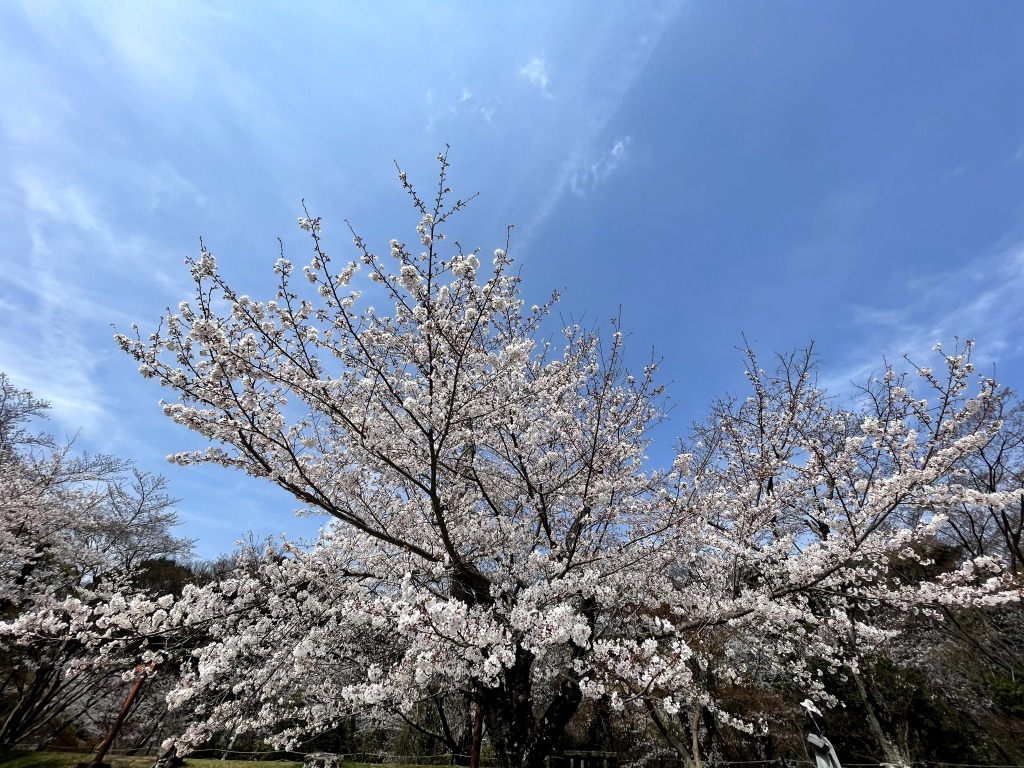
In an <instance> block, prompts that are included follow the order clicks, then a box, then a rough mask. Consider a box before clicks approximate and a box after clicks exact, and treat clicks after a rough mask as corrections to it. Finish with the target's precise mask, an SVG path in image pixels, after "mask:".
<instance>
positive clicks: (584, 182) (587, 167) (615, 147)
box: [569, 136, 630, 197]
mask: <svg viewBox="0 0 1024 768" xmlns="http://www.w3.org/2000/svg"><path fill="white" fill-rule="evenodd" d="M629 143H630V138H629V136H624V137H622V138H621V139H616V140H615V142H614V143H613V144H612V146H611V149H609V150H608V151H607V152H605V153H604V154H603V155H601V156H600V157H598V158H597V159H596V160H589V161H585V162H582V163H580V167H579V169H578V170H577V171H576V172H574V173H573V174H572V176H570V177H569V189H570V191H571V192H572V193H573V194H574V195H576V196H577V197H584V196H586V195H587V193H588V192H590V191H592V190H593V189H594V188H595V187H596V186H597V185H598V184H600V183H601V182H603V181H604V180H605V179H607V178H608V177H609V176H611V174H612V173H614V172H615V169H616V168H618V167H619V165H621V164H622V162H623V161H624V160H625V159H626V152H627V149H628V147H629Z"/></svg>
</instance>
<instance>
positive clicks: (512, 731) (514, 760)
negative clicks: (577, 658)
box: [474, 648, 583, 768]
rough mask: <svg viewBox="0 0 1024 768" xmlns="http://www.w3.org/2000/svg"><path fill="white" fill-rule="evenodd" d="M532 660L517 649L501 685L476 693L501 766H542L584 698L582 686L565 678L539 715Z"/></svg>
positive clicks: (522, 650) (527, 767)
mask: <svg viewBox="0 0 1024 768" xmlns="http://www.w3.org/2000/svg"><path fill="white" fill-rule="evenodd" d="M533 662H534V656H533V654H532V653H530V652H529V651H527V650H525V649H523V648H519V649H517V651H516V660H515V663H514V664H513V665H512V666H511V667H509V668H507V669H505V670H504V673H503V674H502V676H501V682H500V684H499V685H497V686H495V687H494V688H480V689H479V690H477V691H475V693H474V695H475V697H476V699H477V701H479V702H480V708H481V709H482V711H483V717H484V723H485V724H486V726H487V733H488V735H489V736H490V739H491V743H492V744H493V745H494V752H495V756H496V757H497V759H498V765H499V766H501V768H543V765H544V758H546V757H547V756H548V755H550V754H551V750H552V749H554V748H555V747H556V746H557V745H558V741H559V740H560V739H561V737H562V733H563V732H564V730H565V726H566V725H567V724H568V722H569V721H570V720H571V719H572V716H573V715H574V714H576V711H577V710H578V709H579V706H580V702H581V701H582V699H583V696H582V693H581V692H580V687H579V685H578V684H577V683H576V682H575V681H572V680H565V681H563V682H562V683H560V684H559V686H558V689H557V691H556V692H555V695H554V697H553V698H552V700H551V701H550V702H549V703H548V705H547V707H546V708H545V710H544V712H543V713H542V714H541V715H540V717H539V718H538V716H537V714H536V713H535V712H534V701H533V698H534V697H533V684H532V681H531V678H530V675H531V671H532V669H533Z"/></svg>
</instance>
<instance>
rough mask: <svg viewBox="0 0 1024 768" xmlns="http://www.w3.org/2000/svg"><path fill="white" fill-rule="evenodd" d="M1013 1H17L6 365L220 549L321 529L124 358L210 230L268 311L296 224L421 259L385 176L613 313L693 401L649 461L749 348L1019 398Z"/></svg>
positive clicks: (224, 262) (583, 302)
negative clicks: (464, 206) (394, 244)
mask: <svg viewBox="0 0 1024 768" xmlns="http://www.w3.org/2000/svg"><path fill="white" fill-rule="evenodd" d="M1022 37H1024V4H1020V3H1013V2H991V3H972V2H955V3H953V2H905V3H900V4H884V5H880V4H875V3H860V2H835V3H812V2H801V3H797V2H772V3H756V2H739V1H737V2H730V3H721V2H712V1H711V0H694V1H693V2H684V3H678V2H621V3H615V2H603V3H594V2H582V1H581V2H520V3H504V4H498V3H457V2H429V3H427V2H423V3H413V2H404V3H403V2H396V3H389V4H385V3H377V2H364V3H356V2H350V3H333V2H324V3H270V2H219V3H202V2H184V1H183V0H177V1H172V2H146V3H142V2H116V1H114V0H109V1H108V2H103V3H87V2H77V3H72V2H64V3H49V2H44V1H43V0H29V1H28V2H24V3H18V2H6V3H2V4H0V168H2V169H4V172H3V173H2V174H0V237H2V240H0V259H2V270H0V370H4V371H6V372H7V373H8V374H9V375H10V376H11V377H12V378H13V379H14V381H15V382H16V383H17V384H18V385H19V386H22V387H27V388H31V389H32V390H34V391H35V392H36V393H37V394H38V395H40V396H43V397H45V398H47V399H48V400H50V401H51V403H52V404H53V414H52V424H51V425H50V429H51V431H53V432H55V433H57V434H60V435H72V434H75V433H79V437H78V444H79V445H80V446H81V447H83V448H86V449H89V450H93V451H104V452H111V453H116V454H119V455H122V456H125V457H132V458H134V459H136V460H137V461H138V462H139V464H140V465H141V466H143V467H144V468H147V469H151V470H154V471H160V472H163V473H165V474H167V475H168V476H169V477H170V479H171V487H172V490H173V492H174V494H175V495H177V496H178V497H180V498H181V499H182V501H181V503H180V505H179V511H180V514H181V517H182V519H183V520H184V521H185V528H184V532H186V533H187V534H188V535H191V536H194V537H197V538H199V539H200V547H199V550H200V552H201V553H202V554H204V555H212V554H215V553H217V552H223V551H227V550H230V549H231V547H232V545H233V542H234V541H235V540H236V539H238V538H239V537H240V536H242V535H243V534H244V533H245V532H246V531H247V530H253V531H254V532H255V533H256V534H257V535H264V534H268V533H276V532H283V531H288V532H290V533H293V534H308V533H310V532H312V531H315V529H316V526H317V525H318V523H319V521H315V520H303V521H296V520H294V519H293V518H292V517H291V516H290V510H291V508H292V504H291V501H290V500H289V499H288V498H287V497H286V496H285V495H283V494H282V493H280V492H277V491H275V490H273V489H271V488H269V487H267V486H265V485H263V484H261V483H258V482H256V481H252V480H249V479H248V478H246V477H243V476H238V475H234V474H231V473H228V472H227V471H226V470H218V469H216V468H206V469H185V470H183V469H177V468H175V467H172V466H170V465H167V464H166V463H165V462H164V461H163V457H164V456H165V455H166V454H168V453H171V452H174V451H178V450H184V449H188V448H191V447H196V446H197V445H198V444H199V443H198V441H197V439H196V438H194V437H193V436H191V435H190V434H188V433H186V432H184V431H182V430H180V429H179V428H176V427H174V426H173V425H171V424H170V423H169V422H166V420H165V419H164V417H163V416H162V415H161V414H160V411H159V409H158V407H157V405H156V401H157V400H158V399H159V398H160V397H161V396H162V395H163V394H164V393H161V392H160V390H159V388H158V387H156V386H155V385H154V384H153V383H152V382H148V381H144V380H142V379H141V378H140V377H139V376H138V375H137V374H136V372H135V366H134V365H133V364H132V362H131V361H130V360H129V359H128V358H127V357H125V356H124V355H122V354H121V353H120V352H119V350H118V349H117V348H116V346H115V344H114V342H113V341H112V334H113V330H112V327H111V326H112V325H113V326H116V327H117V328H118V329H121V330H123V329H126V328H128V327H129V326H130V324H131V323H132V322H138V323H139V324H140V325H141V326H142V327H143V328H144V329H146V328H150V327H152V326H153V325H154V324H155V323H156V321H157V320H158V318H159V316H160V314H161V312H162V310H163V308H164V307H165V306H168V305H171V306H176V305H177V303H178V302H179V301H180V300H181V299H183V298H186V297H187V295H188V292H189V284H188V274H187V271H186V269H185V267H184V266H183V264H182V260H183V259H184V257H185V256H187V255H189V254H195V253H196V252H197V249H198V238H199V237H200V236H202V237H203V238H204V242H205V243H206V244H207V246H208V247H209V248H210V249H211V250H212V251H213V252H214V253H215V254H216V255H217V257H218V260H219V263H220V264H221V266H222V267H223V269H224V271H225V272H226V273H227V274H228V275H229V277H230V279H231V280H232V281H233V282H234V283H235V284H236V286H237V287H238V288H239V289H241V290H242V291H244V292H248V293H250V294H252V295H253V296H259V295H261V294H265V293H268V292H269V291H270V290H271V285H272V274H271V266H272V264H273V262H274V261H275V259H276V258H277V255H278V253H277V249H278V246H277V240H276V238H277V237H279V236H280V237H282V238H283V239H284V241H285V244H286V247H287V248H289V249H290V252H291V253H293V254H295V255H296V256H298V255H299V254H304V253H305V252H306V242H305V240H304V238H303V236H302V233H301V232H299V231H298V229H297V227H296V224H295V222H296V218H297V216H299V215H301V207H300V200H302V199H303V198H304V199H305V200H306V203H307V205H308V206H309V207H310V211H311V212H312V213H314V214H315V215H320V216H322V217H323V218H324V223H325V227H326V232H327V235H328V238H329V239H333V242H331V245H332V247H333V250H334V252H335V253H336V254H339V255H340V254H341V253H344V252H345V250H346V249H347V247H348V237H347V234H346V230H345V229H344V223H343V219H346V218H347V219H349V220H350V221H351V222H352V223H353V225H354V226H356V227H357V229H358V230H359V231H360V232H361V233H363V234H364V235H365V236H366V237H367V238H368V240H369V241H370V242H371V243H372V244H376V245H377V246H383V244H385V243H386V242H387V241H388V240H389V239H390V238H391V237H399V238H402V239H408V238H410V237H412V236H413V235H412V232H413V227H414V226H415V224H416V219H415V216H413V215H412V212H411V210H410V209H409V208H408V207H407V203H406V200H405V198H404V196H403V194H402V192H401V190H400V189H399V187H398V186H397V183H396V181H395V171H394V166H393V161H394V160H397V161H398V162H399V163H400V164H401V165H402V167H403V169H405V170H406V171H407V172H408V173H409V175H410V177H411V178H412V179H413V180H414V181H415V180H417V179H419V180H421V182H422V183H423V184H429V183H431V181H432V179H433V175H434V169H435V161H434V156H435V155H436V153H437V151H438V150H440V149H442V148H443V147H444V145H445V144H446V143H448V144H450V145H451V147H452V150H451V159H452V161H453V170H452V181H453V186H455V187H456V189H457V191H458V192H459V193H460V194H469V193H472V192H479V193H480V197H479V198H478V199H477V200H476V201H475V202H474V204H473V206H472V207H471V209H470V210H469V211H468V212H467V214H466V215H465V216H464V218H463V220H462V224H461V228H460V230H459V232H458V233H457V236H458V238H459V240H460V241H461V242H463V243H464V244H470V243H472V244H474V245H479V246H481V247H482V248H483V249H484V250H485V251H488V250H490V249H493V248H494V247H497V246H500V245H503V244H504V233H505V226H506V225H507V224H509V223H515V224H516V229H515V237H514V240H513V243H512V249H511V253H512V255H513V256H515V257H516V258H517V259H518V260H519V262H520V263H521V264H522V266H523V275H524V279H525V286H526V291H527V294H528V298H531V297H536V298H535V299H534V300H536V299H539V298H541V297H543V296H545V295H547V293H548V292H549V291H550V289H552V288H557V289H560V290H564V300H563V303H562V307H561V312H562V313H563V314H564V315H565V316H573V317H576V318H580V317H583V318H585V319H587V320H588V321H593V322H606V321H607V320H609V319H610V318H611V317H613V316H614V315H616V314H617V313H618V309H619V307H620V305H621V307H622V316H623V322H624V326H625V330H626V331H628V332H630V333H631V334H632V340H631V344H632V348H633V350H634V353H635V355H636V359H637V360H638V361H642V360H643V358H644V357H645V356H646V355H647V354H649V351H650V349H651V348H652V347H653V348H654V350H655V352H656V354H657V355H659V356H661V357H662V358H663V359H664V363H663V368H662V378H663V380H664V381H665V382H666V383H667V384H668V387H669V393H670V395H671V398H672V402H673V404H674V410H673V412H672V419H671V422H670V423H669V424H668V425H667V426H666V427H665V428H664V429H663V430H662V431H661V432H660V433H659V434H658V439H659V444H658V445H656V446H655V447H654V448H653V449H652V457H653V458H654V459H655V460H658V459H660V458H662V457H664V455H665V454H666V452H667V450H668V448H669V446H670V444H671V442H672V438H673V436H674V435H676V434H679V433H681V432H683V431H684V430H685V427H686V425H687V424H688V423H689V422H690V421H691V420H692V419H693V418H695V417H697V416H699V415H700V414H701V412H702V411H703V409H704V408H705V407H706V406H707V404H708V402H709V401H710V399H711V398H712V397H714V396H716V395H719V394H723V393H725V392H726V391H729V390H735V389H737V388H739V387H741V386H742V370H743V366H742V361H741V360H740V356H739V353H738V352H737V350H736V346H737V345H739V344H741V343H742V334H744V333H745V334H746V335H747V337H748V338H749V339H751V340H752V341H754V342H756V346H757V348H758V349H759V350H760V351H761V353H762V354H763V355H764V356H768V355H769V354H770V353H771V352H773V351H785V350H790V349H793V348H796V347H802V346H805V345H806V344H807V343H809V342H810V341H811V340H814V341H815V343H816V345H817V348H818V350H819V351H820V353H821V355H822V359H823V362H824V364H825V367H824V369H823V378H824V380H825V381H826V382H829V383H831V384H833V385H834V386H835V387H837V388H842V387H843V386H844V385H845V383H846V382H848V381H850V380H851V379H853V380H857V381H862V380H864V378H865V377H866V376H868V375H869V373H870V372H871V371H872V370H874V369H877V368H878V367H879V366H880V364H881V361H882V359H883V356H885V357H888V358H889V359H898V358H899V357H900V356H901V355H902V354H904V353H909V354H911V355H914V356H916V357H917V358H924V357H926V356H927V355H928V354H929V352H928V350H929V349H930V348H931V346H932V345H933V344H934V343H935V342H936V341H944V342H947V343H949V342H951V340H952V338H953V337H954V336H956V335H959V336H960V337H961V338H964V337H971V338H975V339H977V342H978V360H979V361H983V362H991V363H994V364H995V365H996V367H997V375H998V378H999V379H1000V380H1001V381H1003V382H1005V383H1006V384H1008V385H1010V386H1014V387H1018V388H1019V387H1024V340H1022V337H1021V331H1022V328H1024V323H1022V320H1021V309H1022V303H1024V298H1022V297H1024V100H1022V99H1021V97H1020V93H1021V86H1020V73H1021V72H1024V46H1022V45H1021V44H1020V41H1021V39H1022Z"/></svg>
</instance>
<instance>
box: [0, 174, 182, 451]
mask: <svg viewBox="0 0 1024 768" xmlns="http://www.w3.org/2000/svg"><path fill="white" fill-rule="evenodd" d="M168 174H169V175H168ZM13 176H14V179H13V181H14V185H13V191H14V192H15V193H17V194H18V195H19V197H18V199H17V200H16V201H13V202H12V203H11V204H12V205H14V204H16V205H17V206H18V207H19V208H20V220H21V221H22V223H23V227H24V228H23V230H22V232H21V233H19V234H18V237H23V238H24V241H25V243H26V247H25V248H24V249H22V251H21V253H22V254H23V256H22V258H21V259H20V260H14V259H12V260H11V261H10V263H9V264H8V266H7V269H5V270H4V273H3V274H2V276H0V293H2V294H5V296H4V298H3V303H4V305H5V311H4V312H3V317H2V319H0V369H2V370H5V371H6V372H8V373H9V374H10V375H11V376H12V378H14V379H15V380H17V381H18V382H19V384H20V385H22V386H27V387H29V388H31V389H32V390H33V391H35V392H36V393H37V394H38V395H39V396H41V397H43V398H45V399H47V400H49V401H50V402H51V403H52V405H53V416H54V418H55V420H56V421H57V422H58V423H59V424H61V426H62V427H63V428H64V429H65V430H67V431H69V432H74V431H77V430H78V429H82V430H84V431H86V432H87V433H89V434H93V435H99V434H102V433H109V432H111V431H112V430H114V431H116V430H115V429H114V428H115V425H116V420H115V419H113V418H112V417H111V409H112V408H113V405H114V402H113V401H114V400H115V399H116V398H112V396H111V395H110V393H109V392H108V391H107V390H106V389H105V386H104V384H103V378H104V376H105V371H104V366H105V365H106V363H107V362H108V361H109V359H110V357H111V356H112V355H113V354H114V351H113V344H112V343H111V344H110V345H109V346H108V345H101V344H98V340H99V339H104V338H107V339H109V337H110V334H111V333H112V331H111V329H110V326H111V325H112V324H116V325H117V326H119V327H122V328H127V327H128V326H130V324H131V320H132V318H131V317H130V315H129V313H128V312H126V311H125V309H123V308H121V306H123V305H126V304H130V302H129V301H128V296H129V294H124V293H123V291H122V294H123V295H122V296H121V299H122V302H121V305H120V306H117V305H114V304H112V303H111V301H110V299H111V293H110V286H112V285H117V284H121V285H122V286H123V285H124V284H125V282H126V281H131V282H134V283H135V284H139V282H140V281H138V280H136V276H138V275H139V265H140V264H143V263H149V264H150V265H151V269H148V270H147V271H146V273H145V274H144V275H143V276H142V281H152V282H153V283H155V284H156V285H162V287H164V289H166V288H167V286H166V285H163V283H165V282H166V279H167V278H166V277H165V276H164V275H163V273H162V272H161V271H160V270H159V269H158V267H157V264H156V263H155V262H158V261H160V260H161V258H160V256H161V251H162V249H161V248H159V247H158V246H156V245H155V244H153V243H151V242H150V241H148V240H147V239H146V238H143V237H141V236H139V235H136V234H132V233H131V232H130V231H127V230H126V229H125V227H124V226H123V225H121V224H119V223H117V222H114V221H112V220H110V219H109V218H108V217H107V216H106V215H105V212H104V210H103V205H102V203H101V202H100V201H99V200H98V199H96V198H95V197H94V196H93V195H91V194H90V193H89V192H87V191H86V190H85V189H84V188H83V187H82V186H81V185H79V184H77V183H75V182H72V181H68V180H66V179H63V178H61V177H60V176H59V175H54V173H53V172H52V171H48V170H45V169H40V168H30V167H23V168H21V169H18V170H16V172H15V173H14V175H13ZM154 178H155V179H156V180H157V185H158V187H159V185H160V184H162V183H164V182H163V181H161V179H166V178H171V179H173V178H174V175H173V173H171V172H170V171H166V172H165V173H164V174H160V173H157V174H156V175H155V176H154ZM9 194H10V192H9ZM164 194H166V192H164ZM176 287H177V286H176ZM179 290H180V287H179ZM161 292H162V291H161ZM129 311H130V310H129Z"/></svg>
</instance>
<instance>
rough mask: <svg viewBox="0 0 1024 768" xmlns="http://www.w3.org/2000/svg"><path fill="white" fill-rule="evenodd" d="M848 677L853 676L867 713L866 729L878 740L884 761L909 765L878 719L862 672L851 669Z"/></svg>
mask: <svg viewBox="0 0 1024 768" xmlns="http://www.w3.org/2000/svg"><path fill="white" fill-rule="evenodd" d="M850 677H851V678H853V682H854V685H856V686H857V693H858V694H859V695H860V700H861V703H862V704H863V705H864V712H865V714H866V715H867V721H868V729H869V730H870V731H871V734H872V735H873V736H874V737H875V741H877V742H878V746H879V748H880V749H881V750H882V755H883V756H884V757H885V762H887V763H891V764H893V765H909V764H910V763H909V761H908V760H907V758H906V756H904V755H901V754H900V751H899V749H897V747H896V745H895V744H894V743H893V741H892V739H890V738H889V736H888V735H887V734H886V732H885V730H884V729H883V728H882V723H881V721H880V720H879V719H878V714H877V713H876V712H875V705H874V702H873V701H872V700H871V696H870V694H869V693H868V689H867V686H866V685H865V684H864V677H863V676H862V674H861V673H860V672H854V671H853V670H852V669H851V670H850Z"/></svg>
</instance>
